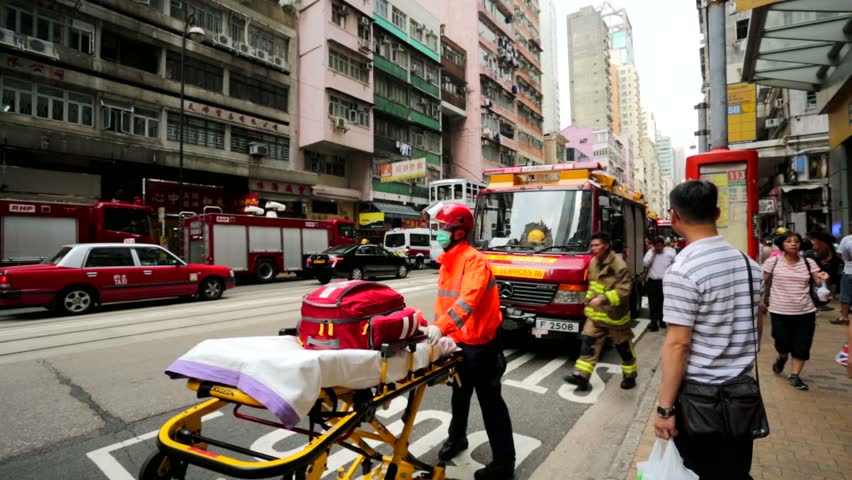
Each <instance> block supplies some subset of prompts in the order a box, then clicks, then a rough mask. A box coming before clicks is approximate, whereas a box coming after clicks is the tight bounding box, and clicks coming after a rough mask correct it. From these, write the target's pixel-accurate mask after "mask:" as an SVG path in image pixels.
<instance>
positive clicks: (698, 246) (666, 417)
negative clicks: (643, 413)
mask: <svg viewBox="0 0 852 480" xmlns="http://www.w3.org/2000/svg"><path fill="white" fill-rule="evenodd" d="M669 201H670V205H671V207H672V210H671V219H672V228H673V229H674V230H675V231H676V232H677V233H678V234H679V235H680V236H682V237H685V238H686V243H687V246H686V248H684V249H683V250H682V251H681V252H680V254H679V255H678V257H677V260H675V263H674V265H672V267H671V269H669V271H668V272H667V273H666V275H665V277H664V279H663V292H664V299H665V300H664V303H663V319H664V320H665V322H666V323H667V324H668V326H669V331H668V334H667V335H666V341H665V344H664V346H663V353H662V384H661V385H660V393H659V396H658V406H657V416H656V418H655V429H656V433H657V436H658V437H660V438H663V439H669V438H672V437H674V438H675V444H676V445H677V448H678V451H679V452H680V454H681V456H682V457H683V459H684V464H685V465H686V467H687V468H689V469H690V470H692V471H694V472H695V473H697V474H698V475H699V476H700V477H701V478H702V479H716V478H720V479H721V478H724V479H726V480H740V479H751V476H750V475H749V471H750V470H751V460H752V440H751V439H745V440H742V439H731V438H728V437H725V436H724V435H722V433H721V432H720V434H719V435H705V436H693V437H690V436H688V435H686V434H685V433H684V432H683V429H682V428H681V429H680V430H681V431H680V432H678V427H681V425H682V424H681V418H680V416H679V415H675V412H676V410H677V408H678V406H677V405H676V400H677V395H678V392H679V390H680V388H681V385H682V383H683V382H684V381H690V382H698V383H706V384H720V383H723V382H725V381H727V380H730V379H732V378H734V377H737V376H739V375H741V374H743V373H749V372H751V370H752V368H753V367H754V361H755V355H756V349H757V344H755V340H757V342H758V344H759V338H760V333H761V326H762V325H761V322H760V320H759V319H758V318H757V315H756V312H757V307H758V305H759V303H760V299H761V293H762V284H761V283H762V280H761V272H760V267H759V266H758V265H757V263H755V262H754V261H752V260H751V259H749V260H748V261H747V260H746V259H745V258H744V256H743V254H742V253H741V252H740V251H739V250H737V249H736V248H735V247H734V246H733V245H731V244H730V243H728V242H726V241H725V240H724V239H723V238H722V237H721V236H719V232H718V230H717V229H716V220H717V219H718V217H719V209H718V208H717V206H716V205H717V201H718V191H717V189H716V186H715V185H713V184H712V183H710V182H706V181H698V180H693V181H688V182H684V183H681V184H680V185H678V186H677V187H675V189H674V190H672V192H671V193H670V194H669ZM748 268H750V269H751V276H752V282H753V284H752V290H753V293H754V295H753V296H750V289H749V276H748ZM755 330H756V331H755Z"/></svg>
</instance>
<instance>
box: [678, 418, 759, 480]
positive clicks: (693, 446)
mask: <svg viewBox="0 0 852 480" xmlns="http://www.w3.org/2000/svg"><path fill="white" fill-rule="evenodd" d="M677 423H678V425H677V429H678V436H677V437H675V439H674V441H675V446H677V451H678V452H679V453H680V456H681V457H683V464H684V466H686V468H688V469H690V470H692V471H693V472H695V473H696V474H697V475H698V476H699V477H700V479H701V480H752V478H751V475H750V474H749V472H750V471H751V457H752V450H753V446H754V440H752V439H750V438H749V439H744V440H742V439H737V440H732V439H731V438H728V437H724V436H721V435H701V436H692V437H690V436H689V435H686V434H685V433H684V430H683V426H682V425H680V418H678V419H677Z"/></svg>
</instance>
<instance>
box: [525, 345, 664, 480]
mask: <svg viewBox="0 0 852 480" xmlns="http://www.w3.org/2000/svg"><path fill="white" fill-rule="evenodd" d="M643 336H645V337H646V338H644V339H643V340H644V341H643V342H639V344H638V345H637V348H636V350H637V351H636V354H637V357H638V359H639V385H638V386H637V388H636V389H634V390H621V389H620V388H618V382H617V380H618V374H616V375H615V377H614V380H613V379H611V380H610V381H609V382H607V387H608V388H607V389H606V390H605V391H604V392H603V393H602V394H601V397H600V398H599V399H598V401H597V402H596V403H595V404H594V405H592V406H591V407H589V409H588V410H586V411H585V412H584V413H583V416H581V417H580V418H579V419H578V420H577V422H576V423H575V424H574V426H573V427H572V428H571V430H570V431H569V432H568V433H567V434H566V435H565V437H564V438H563V439H562V440H561V441H560V442H559V444H557V445H556V447H555V448H554V449H553V450H552V451H551V452H550V454H549V455H548V456H547V458H546V459H545V460H544V461H543V462H542V463H541V465H539V466H538V468H537V469H536V470H535V471H534V472H533V473H532V475H530V477H529V479H530V480H550V479H553V478H559V479H577V480H581V479H582V480H586V479H588V480H600V479H612V480H624V479H625V477H626V476H627V473H628V471H629V470H630V467H631V466H632V463H633V457H634V455H635V453H636V449H637V448H638V446H639V443H640V440H641V438H642V433H643V431H644V428H645V424H646V423H647V421H648V416H649V415H650V412H651V406H652V405H653V404H654V403H655V402H656V398H657V391H658V387H659V382H660V378H661V375H660V373H659V364H660V351H661V348H662V344H663V339H664V337H663V336H662V335H659V334H657V335H653V334H652V336H650V337H648V336H647V333H645V334H643ZM637 340H638V339H637ZM643 359H644V360H643ZM643 372H645V373H644V374H643Z"/></svg>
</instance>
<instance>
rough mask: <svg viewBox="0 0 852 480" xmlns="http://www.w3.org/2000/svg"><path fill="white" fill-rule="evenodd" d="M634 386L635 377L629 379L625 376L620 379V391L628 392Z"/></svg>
mask: <svg viewBox="0 0 852 480" xmlns="http://www.w3.org/2000/svg"><path fill="white" fill-rule="evenodd" d="M635 386H636V375H631V376H629V377H627V376H625V377H624V378H623V379H621V389H622V390H630V389H631V388H633V387H635Z"/></svg>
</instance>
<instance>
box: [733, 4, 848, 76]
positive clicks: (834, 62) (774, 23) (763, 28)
mask: <svg viewBox="0 0 852 480" xmlns="http://www.w3.org/2000/svg"><path fill="white" fill-rule="evenodd" d="M850 43H852V2H850V1H848V0H835V1H828V0H787V1H782V2H777V3H772V4H769V5H766V6H762V7H758V8H755V9H753V10H752V14H751V22H750V25H749V29H748V40H747V44H746V54H745V61H744V63H743V74H742V80H743V81H744V82H751V83H757V84H760V85H768V86H773V87H781V88H792V89H795V90H807V91H817V90H820V89H821V88H822V87H823V86H825V85H826V84H827V82H829V79H830V78H831V77H832V75H833V74H835V73H836V74H838V75H841V74H844V72H848V70H849V69H850V67H852V55H849V50H850Z"/></svg>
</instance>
